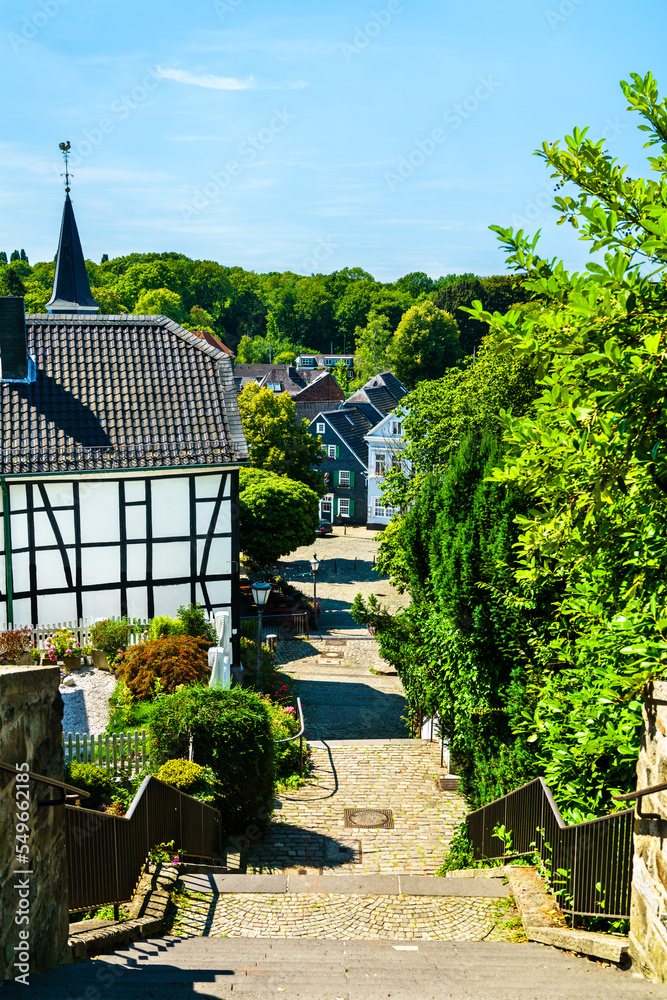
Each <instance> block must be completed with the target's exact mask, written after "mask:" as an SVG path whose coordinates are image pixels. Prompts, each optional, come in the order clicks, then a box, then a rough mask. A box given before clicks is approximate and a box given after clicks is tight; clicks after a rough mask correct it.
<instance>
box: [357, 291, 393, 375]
mask: <svg viewBox="0 0 667 1000" xmlns="http://www.w3.org/2000/svg"><path fill="white" fill-rule="evenodd" d="M392 335H393V333H392V327H391V323H390V322H389V318H388V317H387V316H383V315H381V314H378V313H376V312H375V310H374V309H371V311H370V312H369V314H368V320H367V323H366V326H365V327H361V326H358V327H357V329H356V330H355V332H354V340H355V347H354V353H355V370H356V372H357V378H356V379H355V381H354V383H353V387H354V388H355V389H357V388H359V387H360V386H362V385H364V383H366V382H367V381H368V380H369V379H370V378H372V377H373V375H377V374H379V372H382V371H386V370H387V349H388V347H389V344H390V343H391V338H392Z"/></svg>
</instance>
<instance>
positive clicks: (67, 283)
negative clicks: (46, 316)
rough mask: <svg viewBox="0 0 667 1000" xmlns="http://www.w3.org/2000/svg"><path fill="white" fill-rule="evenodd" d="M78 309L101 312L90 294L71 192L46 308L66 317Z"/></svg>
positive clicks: (67, 202)
mask: <svg viewBox="0 0 667 1000" xmlns="http://www.w3.org/2000/svg"><path fill="white" fill-rule="evenodd" d="M77 307H80V308H81V309H82V310H89V311H90V310H92V314H93V315H94V314H95V312H96V311H97V309H98V305H97V302H96V301H95V299H94V298H93V296H92V293H91V291H90V282H89V281H88V272H87V271H86V263H85V261H84V258H83V250H82V249H81V240H80V239H79V230H78V229H77V227H76V219H75V218H74V209H73V208H72V202H71V199H70V196H69V192H68V193H67V194H66V195H65V207H64V209H63V220H62V223H61V226H60V239H59V240H58V255H57V263H56V274H55V279H54V282H53V294H52V295H51V298H50V299H49V301H48V302H47V304H46V308H47V310H48V311H50V312H51V311H53V312H56V313H60V314H63V313H68V312H69V313H74V312H76V311H77Z"/></svg>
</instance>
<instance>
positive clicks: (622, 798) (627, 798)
mask: <svg viewBox="0 0 667 1000" xmlns="http://www.w3.org/2000/svg"><path fill="white" fill-rule="evenodd" d="M666 788H667V781H666V782H663V784H662V785H651V787H650V788H642V790H641V791H640V792H628V793H627V794H626V795H614V799H616V801H617V802H632V801H633V800H634V799H643V798H644V796H645V795H653V793H654V792H664V790H665V789H666Z"/></svg>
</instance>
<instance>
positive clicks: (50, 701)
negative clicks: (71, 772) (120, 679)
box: [0, 667, 68, 983]
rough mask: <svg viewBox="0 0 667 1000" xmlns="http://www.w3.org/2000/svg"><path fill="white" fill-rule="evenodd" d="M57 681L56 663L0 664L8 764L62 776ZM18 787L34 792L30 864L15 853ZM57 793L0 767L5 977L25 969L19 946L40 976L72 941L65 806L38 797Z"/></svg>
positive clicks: (3, 749) (0, 971)
mask: <svg viewBox="0 0 667 1000" xmlns="http://www.w3.org/2000/svg"><path fill="white" fill-rule="evenodd" d="M59 682H60V670H59V669H58V667H0V761H1V762H2V763H3V764H11V765H14V766H21V765H27V768H28V769H29V770H31V771H34V772H35V773H37V774H43V775H45V776H46V777H48V778H53V779H54V780H56V781H62V780H63V749H62V716H63V702H62V698H61V696H60V692H59V690H58V685H59ZM17 788H27V789H28V790H29V808H28V810H27V811H28V813H29V818H28V823H27V826H28V829H29V835H28V839H27V845H28V854H27V863H24V861H23V859H24V858H25V857H26V855H25V853H24V854H23V855H20V856H17V854H16V850H15V849H16V847H17V846H19V848H21V847H23V843H24V842H23V841H22V840H18V839H17V832H19V831H18V830H17V827H16V823H17V822H20V821H21V820H20V818H19V817H18V816H17V812H18V810H19V809H22V808H24V806H25V801H26V800H25V799H24V798H17V795H16V789H17ZM59 794H60V792H59V789H56V788H50V787H49V786H47V785H44V784H43V783H39V782H37V781H33V780H30V781H28V782H19V781H16V780H15V778H14V777H13V776H12V775H11V774H9V773H7V772H3V771H0V979H13V978H16V976H20V975H21V974H23V972H24V968H23V967H21V968H19V969H16V968H15V966H14V963H15V961H16V956H17V954H19V955H20V954H21V952H17V950H16V948H15V946H17V945H21V947H24V946H25V944H26V943H27V944H28V946H29V955H30V959H29V966H30V973H35V972H44V971H46V970H47V969H49V968H52V967H53V966H55V965H57V964H58V962H59V961H60V959H61V958H62V956H63V953H64V951H65V947H66V945H67V931H68V914H67V857H66V853H65V807H64V806H56V807H44V806H38V805H37V800H38V799H47V798H54V797H56V798H57V797H59ZM19 862H20V863H19ZM23 869H27V872H26V874H23V873H22V870H23ZM17 917H18V919H19V921H21V922H20V923H17ZM26 917H27V918H28V919H26ZM23 954H25V952H23ZM20 964H21V966H23V964H24V963H20ZM22 982H23V983H27V980H26V979H23V980H22Z"/></svg>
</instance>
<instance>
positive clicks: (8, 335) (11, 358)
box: [0, 295, 28, 382]
mask: <svg viewBox="0 0 667 1000" xmlns="http://www.w3.org/2000/svg"><path fill="white" fill-rule="evenodd" d="M27 379H28V346H27V344H26V339H25V310H24V303H23V299H22V298H21V297H20V296H18V295H3V296H0V380H2V381H3V382H24V381H27Z"/></svg>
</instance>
